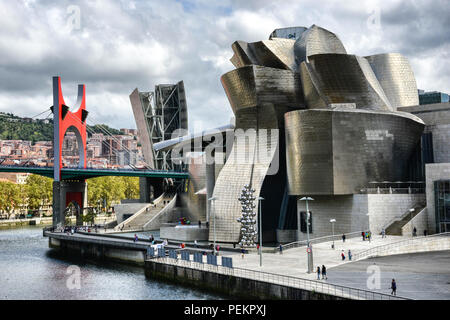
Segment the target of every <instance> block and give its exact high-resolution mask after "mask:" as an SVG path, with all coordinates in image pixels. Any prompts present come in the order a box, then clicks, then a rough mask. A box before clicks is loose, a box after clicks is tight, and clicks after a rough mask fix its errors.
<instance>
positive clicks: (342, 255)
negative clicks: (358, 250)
mask: <svg viewBox="0 0 450 320" xmlns="http://www.w3.org/2000/svg"><path fill="white" fill-rule="evenodd" d="M341 258H342V261H344V260H345V253H344V250H342V252H341Z"/></svg>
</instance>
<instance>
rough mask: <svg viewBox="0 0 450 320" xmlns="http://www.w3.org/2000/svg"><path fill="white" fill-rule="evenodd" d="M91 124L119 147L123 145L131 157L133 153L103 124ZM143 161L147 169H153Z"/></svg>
mask: <svg viewBox="0 0 450 320" xmlns="http://www.w3.org/2000/svg"><path fill="white" fill-rule="evenodd" d="M76 120H78V122H80V123H81V121H80V119H76ZM90 123H91V125H93V126H97V127H98V128H99V129H100V130H101V131H102V132H103V133H104V134H105V135H106V136H109V137H111V139H113V140H114V141H115V142H116V143H117V144H118V145H121V146H122V148H123V149H124V150H125V151H127V152H128V153H129V154H130V155H131V154H132V153H133V152H132V151H131V150H130V149H128V148H127V147H125V146H124V145H123V144H122V141H120V140H119V139H117V138H116V137H114V135H113V134H112V133H111V132H109V131H108V130H107V129H106V128H104V127H103V126H102V125H101V124H96V123H94V122H91V121H90ZM86 128H88V127H87V126H86ZM91 133H92V132H91ZM94 133H96V132H94ZM141 161H142V162H144V164H146V166H145V167H147V168H148V169H152V168H151V167H150V166H149V164H148V163H147V162H145V160H142V159H141Z"/></svg>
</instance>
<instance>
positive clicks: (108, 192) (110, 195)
mask: <svg viewBox="0 0 450 320" xmlns="http://www.w3.org/2000/svg"><path fill="white" fill-rule="evenodd" d="M124 198H125V184H124V181H123V179H122V178H121V177H99V178H93V179H90V180H89V182H88V202H89V205H90V206H93V207H95V206H98V205H100V206H102V207H105V208H106V209H108V208H109V207H110V206H111V203H112V202H118V201H120V200H122V199H124Z"/></svg>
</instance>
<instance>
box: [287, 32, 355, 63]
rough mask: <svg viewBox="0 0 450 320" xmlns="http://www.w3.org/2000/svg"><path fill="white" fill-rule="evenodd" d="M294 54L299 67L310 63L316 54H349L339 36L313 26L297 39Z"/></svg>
mask: <svg viewBox="0 0 450 320" xmlns="http://www.w3.org/2000/svg"><path fill="white" fill-rule="evenodd" d="M294 52H295V57H296V61H297V63H298V64H299V65H300V63H301V62H303V61H308V57H309V56H312V55H315V54H322V53H341V54H347V51H346V50H345V47H344V45H343V44H342V42H341V40H339V38H338V36H337V35H335V34H334V33H333V32H330V31H328V30H326V29H324V28H321V27H319V26H316V25H312V26H311V27H310V28H309V29H308V30H306V31H305V32H303V33H302V35H301V37H300V38H299V39H297V41H296V42H295V45H294Z"/></svg>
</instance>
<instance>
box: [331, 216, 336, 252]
mask: <svg viewBox="0 0 450 320" xmlns="http://www.w3.org/2000/svg"><path fill="white" fill-rule="evenodd" d="M330 222H331V230H332V233H333V245H332V246H331V248H333V249H334V223H335V222H336V219H331V220H330Z"/></svg>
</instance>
